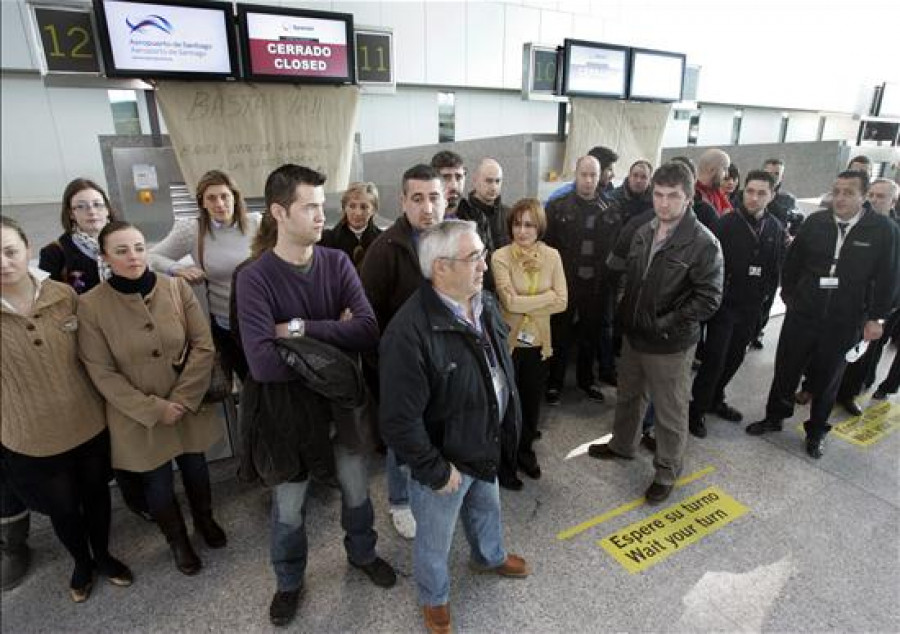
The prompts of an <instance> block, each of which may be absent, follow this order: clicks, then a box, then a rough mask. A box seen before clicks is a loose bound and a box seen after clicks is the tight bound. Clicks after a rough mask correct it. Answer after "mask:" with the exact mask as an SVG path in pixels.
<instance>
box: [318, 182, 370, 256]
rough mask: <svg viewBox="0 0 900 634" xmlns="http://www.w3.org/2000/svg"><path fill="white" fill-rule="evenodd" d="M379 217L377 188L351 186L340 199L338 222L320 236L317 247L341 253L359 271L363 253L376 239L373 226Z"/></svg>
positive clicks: (359, 184) (368, 185) (367, 185)
mask: <svg viewBox="0 0 900 634" xmlns="http://www.w3.org/2000/svg"><path fill="white" fill-rule="evenodd" d="M377 213H378V188H377V187H375V183H351V184H350V187H348V188H347V191H345V192H344V195H343V196H341V219H340V220H338V223H337V224H336V225H335V226H334V227H332V228H331V229H326V230H325V232H324V233H323V234H322V240H321V241H320V243H319V244H321V245H322V246H323V247H331V248H332V249H340V250H341V251H343V252H344V253H346V254H347V255H348V256H350V260H351V261H352V262H353V264H354V266H356V267H357V268H359V265H360V264H361V263H362V259H363V256H365V254H366V249H368V248H369V245H370V244H372V242H373V241H374V240H375V238H377V237H378V236H379V234H380V233H381V229H379V228H378V227H377V226H376V225H375V214H377Z"/></svg>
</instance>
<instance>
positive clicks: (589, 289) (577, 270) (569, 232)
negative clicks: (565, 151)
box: [544, 156, 622, 405]
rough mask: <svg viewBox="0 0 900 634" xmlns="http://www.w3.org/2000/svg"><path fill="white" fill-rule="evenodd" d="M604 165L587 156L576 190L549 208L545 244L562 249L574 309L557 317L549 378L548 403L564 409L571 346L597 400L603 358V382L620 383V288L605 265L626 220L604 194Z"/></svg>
mask: <svg viewBox="0 0 900 634" xmlns="http://www.w3.org/2000/svg"><path fill="white" fill-rule="evenodd" d="M600 173H601V166H600V162H599V161H598V160H597V159H596V158H594V157H593V156H582V157H581V158H580V159H578V162H577V163H576V164H575V189H574V191H572V192H569V193H568V194H566V195H564V196H562V197H561V198H555V199H553V200H551V201H550V202H549V203H548V204H547V232H546V234H545V235H544V242H546V243H547V245H549V246H551V247H553V248H554V249H556V250H557V251H559V255H560V257H561V258H562V262H563V269H564V270H565V273H566V283H567V285H568V287H569V288H568V290H569V306H568V308H566V310H565V311H564V312H562V313H559V314H556V315H553V317H551V319H550V327H551V331H552V337H553V356H552V357H551V358H550V376H549V377H548V379H547V394H546V398H547V403H548V404H550V405H558V404H559V402H560V394H561V392H562V389H563V385H564V384H565V376H566V366H567V365H568V360H569V354H568V353H569V348H571V346H572V344H573V343H574V344H575V345H576V347H577V349H578V357H577V360H576V366H575V381H576V383H577V384H578V387H579V388H581V389H582V390H584V392H585V393H586V394H587V396H588V398H590V399H591V400H594V401H597V402H602V401H603V393H602V392H601V391H600V386H599V385H597V383H596V382H595V379H594V368H593V366H594V362H595V360H599V365H600V378H602V379H604V380H606V381H607V382H609V383H615V378H614V377H615V355H614V353H613V341H612V325H613V303H614V298H615V287H614V285H613V284H612V283H611V281H612V280H611V276H610V275H609V274H608V272H607V271H606V270H605V262H606V258H607V256H608V255H609V253H610V252H611V251H612V249H613V247H614V246H615V243H616V239H617V237H618V235H619V231H620V230H621V228H622V216H621V214H620V213H619V212H618V211H615V212H613V211H611V209H610V205H609V201H608V199H607V198H606V197H605V196H604V195H603V194H602V193H601V192H600V191H599V190H598V187H597V184H598V183H599V181H600Z"/></svg>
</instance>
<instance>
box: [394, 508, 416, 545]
mask: <svg viewBox="0 0 900 634" xmlns="http://www.w3.org/2000/svg"><path fill="white" fill-rule="evenodd" d="M391 521H392V522H393V524H394V528H395V529H396V530H397V533H399V535H400V537H402V538H403V539H415V538H416V518H415V517H413V514H412V511H411V510H410V509H409V508H392V509H391Z"/></svg>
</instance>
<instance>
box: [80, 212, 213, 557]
mask: <svg viewBox="0 0 900 634" xmlns="http://www.w3.org/2000/svg"><path fill="white" fill-rule="evenodd" d="M99 242H100V252H101V254H102V255H103V258H104V260H105V261H106V263H107V264H108V265H109V267H110V269H111V271H112V275H111V276H110V278H109V280H108V282H107V283H106V284H101V285H100V286H98V287H96V288H95V289H94V290H92V291H90V292H89V293H87V294H85V295H84V296H83V297H82V298H81V301H80V303H79V306H78V320H79V329H78V343H79V349H80V354H81V359H82V361H83V362H84V365H85V367H86V368H87V371H88V374H89V375H90V377H91V379H92V380H93V382H94V385H95V386H96V387H97V389H98V390H99V392H100V393H101V394H102V395H103V396H104V398H105V399H106V419H107V422H108V424H109V431H110V437H111V440H112V463H113V466H114V467H116V468H117V469H123V470H127V471H134V472H137V473H139V474H140V475H141V478H142V480H143V484H144V494H145V495H146V497H147V504H148V506H149V507H150V513H151V514H152V515H153V518H154V519H155V520H156V523H157V525H158V526H159V528H160V530H161V531H162V532H163V534H164V535H165V537H166V540H167V541H168V542H169V546H170V547H171V549H172V554H173V556H174V558H175V563H176V566H177V567H178V570H180V571H181V572H182V573H184V574H186V575H193V574H196V573H197V572H199V570H200V567H201V562H200V559H199V558H198V557H197V554H196V553H195V552H194V550H193V548H192V547H191V543H190V541H189V540H188V536H187V529H186V527H185V524H184V520H183V519H182V515H181V509H180V507H179V506H178V501H177V500H176V499H175V489H174V479H173V473H172V460H175V461H176V462H177V463H178V467H179V469H180V470H181V479H182V481H183V482H184V489H185V493H186V494H187V498H188V502H189V503H190V507H191V514H192V515H193V519H194V528H195V529H197V531H198V532H199V533H200V534H201V535H202V536H203V539H204V541H205V542H206V543H207V545H208V546H210V547H211V548H221V547H223V546H225V543H226V536H225V532H224V531H223V530H222V528H221V527H220V526H219V525H218V524H217V523H216V521H215V520H214V519H213V516H212V495H211V492H210V484H209V468H208V467H207V465H206V458H205V456H204V455H203V452H204V451H206V450H207V449H209V447H210V446H212V444H213V443H214V442H215V441H216V440H218V439H219V437H220V436H221V428H220V427H219V426H218V424H217V423H216V421H215V419H214V418H212V417H208V416H203V415H202V414H201V411H200V410H201V404H202V401H203V396H204V395H205V393H206V390H207V389H208V388H209V381H210V373H211V371H212V364H213V357H214V354H215V351H214V348H213V343H212V338H211V336H210V332H209V325H208V323H209V322H208V321H207V320H206V317H205V315H204V314H203V311H202V310H201V308H200V305H199V302H198V301H197V298H196V297H195V296H194V293H193V292H192V291H191V290H190V288H188V286H187V284H185V283H184V282H183V281H182V280H180V279H178V278H170V277H167V276H165V275H156V274H155V273H153V272H152V271H151V270H150V269H149V268H148V267H147V257H146V246H145V242H144V236H143V235H142V234H141V232H140V231H138V230H137V229H136V228H135V227H134V226H133V225H130V224H128V223H127V222H122V221H115V222H111V223H109V224H108V225H106V227H104V228H103V231H101V232H100V236H99Z"/></svg>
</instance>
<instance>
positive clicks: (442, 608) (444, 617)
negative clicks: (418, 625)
mask: <svg viewBox="0 0 900 634" xmlns="http://www.w3.org/2000/svg"><path fill="white" fill-rule="evenodd" d="M422 612H423V614H424V615H425V629H427V630H428V631H429V632H430V634H450V632H452V631H453V623H451V621H450V604H449V603H445V604H444V605H426V606H422Z"/></svg>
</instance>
